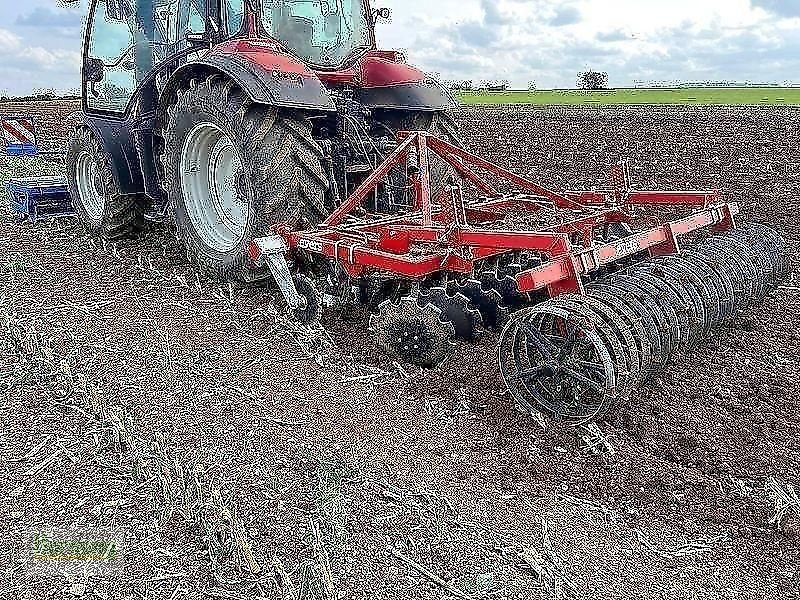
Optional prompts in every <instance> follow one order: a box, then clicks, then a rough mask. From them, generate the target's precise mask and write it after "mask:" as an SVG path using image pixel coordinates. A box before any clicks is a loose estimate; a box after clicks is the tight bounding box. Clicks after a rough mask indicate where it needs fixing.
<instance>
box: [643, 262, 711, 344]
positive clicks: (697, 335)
mask: <svg viewBox="0 0 800 600" xmlns="http://www.w3.org/2000/svg"><path fill="white" fill-rule="evenodd" d="M633 270H634V272H635V271H637V270H641V271H644V272H647V273H650V274H651V275H653V276H654V277H657V278H659V279H661V280H663V281H664V283H665V284H666V285H668V286H669V287H670V288H671V290H672V291H673V292H674V293H675V294H677V296H678V297H679V301H678V304H677V305H674V308H675V309H676V312H678V314H679V315H685V317H686V318H685V319H682V322H681V327H684V326H685V327H686V329H685V330H684V333H685V335H684V336H683V337H682V338H681V339H682V344H681V345H682V347H694V346H695V345H697V344H698V343H699V342H700V340H701V339H702V338H703V331H704V329H705V325H706V314H705V307H704V305H703V300H702V298H701V297H700V292H699V291H698V289H697V288H696V287H695V285H694V284H693V282H692V281H691V272H690V271H689V269H688V268H687V267H685V266H684V264H682V263H681V264H679V265H676V264H675V263H673V262H670V261H668V260H663V259H652V260H649V261H646V262H644V263H642V264H641V265H637V266H636V267H634V268H633Z"/></svg>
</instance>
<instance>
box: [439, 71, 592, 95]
mask: <svg viewBox="0 0 800 600" xmlns="http://www.w3.org/2000/svg"><path fill="white" fill-rule="evenodd" d="M443 83H444V85H445V86H446V87H447V88H448V89H449V90H451V91H453V92H505V91H508V90H509V89H510V86H511V84H510V82H509V81H508V80H505V79H503V80H501V79H483V80H481V81H480V82H479V83H478V84H477V85H476V84H475V82H474V80H472V79H463V80H462V79H456V80H449V81H444V82H443ZM577 87H578V89H581V90H607V89H608V73H606V72H605V71H594V70H592V69H589V70H588V71H581V72H580V73H578V80H577ZM528 90H529V91H534V90H536V82H535V81H530V82H528Z"/></svg>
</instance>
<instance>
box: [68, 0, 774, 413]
mask: <svg viewBox="0 0 800 600" xmlns="http://www.w3.org/2000/svg"><path fill="white" fill-rule="evenodd" d="M387 16H388V14H387V11H386V9H381V10H373V9H372V8H371V7H370V5H369V3H368V0H137V1H134V0H92V2H91V6H90V14H89V19H88V26H87V29H86V36H85V40H84V51H83V54H84V58H83V71H82V76H83V110H82V111H81V112H80V113H79V114H77V115H74V116H73V117H72V118H71V121H72V129H73V131H74V135H73V136H72V139H71V141H70V144H69V148H68V151H67V156H66V167H67V177H68V183H69V188H70V193H71V195H72V199H73V203H74V205H75V210H76V212H77V214H78V216H79V218H80V220H81V221H82V222H83V224H84V225H85V227H86V228H87V229H88V230H89V231H90V232H92V233H94V234H96V235H100V236H104V237H106V238H118V237H121V236H125V235H128V234H130V233H131V232H133V231H135V230H137V229H139V228H141V227H142V226H143V225H144V223H145V221H163V220H165V219H172V220H173V221H174V227H175V231H176V233H177V236H178V238H179V239H180V240H181V242H182V243H183V245H184V246H185V248H186V252H187V255H188V256H189V257H190V258H191V259H193V260H194V261H195V262H196V263H197V264H198V265H199V267H200V269H201V270H203V271H205V272H206V273H208V274H209V275H211V276H214V277H217V278H220V279H223V280H225V279H227V280H232V279H233V280H239V281H243V282H250V283H254V282H262V281H264V282H267V283H270V284H271V283H274V284H275V285H276V286H277V288H278V290H279V291H280V294H281V296H282V297H283V299H284V301H285V303H286V305H287V306H288V307H289V308H290V309H291V312H292V314H293V315H294V317H295V318H296V319H298V320H300V321H302V322H311V321H317V320H318V319H319V317H320V313H321V311H322V309H323V308H324V307H330V306H344V307H348V306H354V305H355V306H358V305H360V306H366V307H367V311H366V315H368V321H369V324H368V326H369V328H370V330H371V331H372V332H373V333H374V337H375V341H376V344H377V345H378V346H379V347H381V348H382V349H383V350H384V351H385V352H386V353H387V354H389V355H391V356H392V357H395V358H396V359H398V360H401V361H404V362H407V363H412V364H415V365H419V366H422V367H435V366H436V365H438V364H440V363H441V362H442V361H444V360H447V359H448V357H449V356H451V355H452V354H451V350H452V348H453V345H454V343H455V341H456V340H463V341H466V342H475V341H476V340H478V338H480V336H481V334H482V333H483V332H484V331H485V330H487V329H488V330H492V329H493V330H497V331H499V332H500V333H499V337H498V338H497V339H498V353H497V356H498V363H499V373H500V376H501V377H502V378H503V381H504V382H505V384H506V387H507V388H508V391H509V393H510V395H511V396H512V397H513V398H514V400H515V402H516V404H517V405H518V406H519V407H520V408H521V409H522V410H523V411H525V412H531V413H533V412H537V411H538V412H539V413H543V414H545V415H547V416H549V417H552V418H555V419H559V420H561V421H565V422H568V423H572V424H576V425H577V424H585V423H588V422H590V421H595V420H598V419H601V418H603V417H604V416H605V415H606V414H607V413H608V412H609V410H611V408H612V407H613V406H614V405H615V404H617V403H619V402H621V401H627V400H630V399H631V398H632V397H633V396H634V394H635V390H636V389H637V388H638V387H639V386H640V385H642V384H645V383H647V382H649V381H652V380H653V379H654V378H655V377H657V376H658V374H659V373H660V372H661V371H662V370H663V369H664V368H665V367H667V366H668V364H669V363H670V361H671V360H672V358H673V357H674V356H675V354H676V353H679V352H682V351H684V350H686V349H690V348H692V347H695V346H696V345H697V344H699V343H701V342H702V340H703V339H705V338H706V337H707V336H708V335H710V334H711V333H712V330H713V328H714V327H716V326H719V325H724V324H725V323H728V322H730V321H731V320H732V319H736V318H737V316H738V315H739V314H740V313H741V312H742V311H744V310H747V309H749V308H751V307H752V306H754V305H756V304H758V303H759V302H761V301H762V300H763V298H764V297H765V296H766V294H767V293H768V292H770V291H771V290H774V289H775V288H777V287H778V284H779V283H780V282H781V281H783V280H784V279H786V277H787V276H788V275H789V273H790V268H789V262H788V259H787V254H786V242H785V240H784V239H783V238H782V237H781V236H780V234H779V233H778V232H776V231H774V230H772V229H771V228H769V227H767V226H766V225H762V224H758V223H739V220H740V212H739V207H738V206H737V205H736V204H735V203H731V202H727V201H726V200H725V199H724V198H723V197H722V194H721V193H720V192H719V191H718V190H698V191H681V190H671V191H644V190H639V189H637V188H636V187H634V185H633V182H632V177H631V168H630V165H629V164H628V163H627V162H623V163H621V164H618V165H616V166H614V167H613V169H612V172H611V176H610V178H609V186H608V187H605V188H594V189H591V190H583V191H580V190H569V191H555V190H552V189H548V188H547V187H545V186H543V185H541V184H539V183H537V182H535V181H532V180H530V179H527V178H525V177H521V176H519V175H517V174H514V173H512V172H510V171H508V170H506V169H504V168H502V167H500V166H498V165H496V164H493V163H492V162H490V161H488V160H487V159H486V158H484V157H480V156H477V155H475V154H472V153H470V152H469V151H467V150H466V149H464V148H463V147H462V145H461V144H460V143H459V135H458V130H457V127H456V126H455V124H454V121H453V119H452V118H451V117H450V116H449V114H448V111H449V110H450V109H452V108H454V106H455V102H454V100H453V99H452V98H451V96H450V95H449V94H448V92H447V91H446V90H445V89H443V88H442V86H441V85H439V84H438V83H437V82H436V81H434V80H432V79H430V78H429V77H427V76H426V75H425V74H424V73H423V72H421V71H419V70H418V69H415V68H413V67H410V66H409V65H407V64H406V63H405V57H404V56H403V55H402V54H401V53H399V52H395V51H386V50H378V49H377V46H376V43H375V23H376V20H378V19H381V18H386V17H387ZM343 313H344V311H342V313H340V314H343Z"/></svg>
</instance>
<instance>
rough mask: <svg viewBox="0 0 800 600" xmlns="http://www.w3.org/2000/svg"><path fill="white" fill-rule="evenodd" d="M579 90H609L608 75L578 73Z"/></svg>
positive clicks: (590, 72)
mask: <svg viewBox="0 0 800 600" xmlns="http://www.w3.org/2000/svg"><path fill="white" fill-rule="evenodd" d="M578 89H581V90H607V89H608V73H606V72H601V71H592V70H589V71H583V72H581V73H578Z"/></svg>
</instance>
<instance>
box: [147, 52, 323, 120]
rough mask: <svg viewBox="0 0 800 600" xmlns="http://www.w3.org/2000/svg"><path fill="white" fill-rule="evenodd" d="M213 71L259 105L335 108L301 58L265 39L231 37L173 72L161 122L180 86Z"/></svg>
mask: <svg viewBox="0 0 800 600" xmlns="http://www.w3.org/2000/svg"><path fill="white" fill-rule="evenodd" d="M214 73H218V74H221V75H224V76H226V77H228V78H230V79H232V80H233V81H235V82H236V83H237V84H238V85H239V86H241V87H242V89H243V90H244V91H245V93H247V95H248V96H249V97H250V99H251V100H253V102H257V103H259V104H268V105H271V106H278V107H285V108H296V109H302V110H309V111H315V112H320V111H321V112H330V111H335V110H336V106H335V105H334V103H333V99H332V98H331V96H330V94H329V93H328V91H327V89H325V86H324V85H323V83H322V82H321V81H320V79H319V78H318V77H317V75H316V74H315V73H314V72H313V71H311V70H309V69H308V67H306V65H304V64H303V63H302V62H301V61H299V60H297V59H296V58H294V57H292V56H289V55H287V54H284V53H282V52H281V51H280V50H279V49H278V48H277V46H275V45H274V44H271V43H269V42H266V41H265V42H259V41H256V40H231V41H229V42H225V43H223V44H220V45H218V46H216V47H214V48H213V49H212V50H211V51H210V52H209V53H208V54H206V55H205V56H204V57H203V58H202V59H200V60H196V61H192V62H190V63H188V64H186V65H183V66H182V67H181V68H179V69H178V70H176V71H175V73H173V74H172V76H171V77H170V79H169V81H168V82H167V85H166V86H165V87H164V89H163V90H162V92H161V101H160V102H159V123H161V124H162V125H163V124H164V123H165V122H166V117H167V115H166V110H167V107H168V106H170V105H171V104H173V103H174V102H175V100H176V98H177V94H178V90H179V89H181V88H182V87H185V86H186V85H188V82H189V81H191V80H192V79H196V78H206V77H208V76H209V75H212V74H214Z"/></svg>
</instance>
